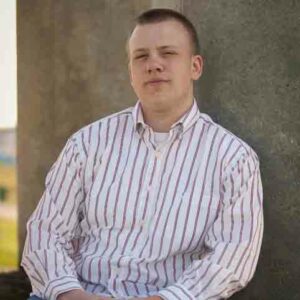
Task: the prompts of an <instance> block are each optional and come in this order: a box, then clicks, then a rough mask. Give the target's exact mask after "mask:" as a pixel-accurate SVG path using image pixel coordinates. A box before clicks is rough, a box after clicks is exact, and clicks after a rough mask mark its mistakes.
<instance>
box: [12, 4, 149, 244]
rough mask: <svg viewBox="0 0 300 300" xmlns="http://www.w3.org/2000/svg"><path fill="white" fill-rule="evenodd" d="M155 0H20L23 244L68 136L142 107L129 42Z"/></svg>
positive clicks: (19, 124)
mask: <svg viewBox="0 0 300 300" xmlns="http://www.w3.org/2000/svg"><path fill="white" fill-rule="evenodd" d="M150 7H151V3H150V2H149V1H141V0H136V1H123V0H118V1H117V0H113V1H109V0H107V1H99V0H81V1H71V0H70V1H69V0H64V1H52V0H43V1H38V0H26V1H23V0H19V1H17V31H18V32H17V48H18V50H17V51H18V183H19V184H18V190H19V245H20V249H22V247H23V244H24V238H25V223H26V220H27V219H28V217H29V215H30V214H31V212H32V211H33V209H34V208H35V206H36V204H37V202H38V201H39V199H40V197H41V194H42V191H43V189H44V180H45V175H46V173H47V171H48V170H49V168H50V166H51V164H52V163H53V162H54V160H55V159H56V157H57V155H58V153H59V152H60V150H61V149H62V147H63V145H64V144H65V142H66V139H67V138H68V137H69V136H70V135H71V134H72V133H74V132H75V131H76V130H78V129H79V128H81V127H82V126H84V125H86V124H88V123H90V122H93V121H95V120H97V119H98V118H100V117H103V116H105V115H107V114H110V113H112V112H115V111H118V110H121V109H123V108H126V107H128V106H131V105H133V104H134V103H135V97H134V94H133V92H132V90H131V87H130V85H129V84H128V75H127V58H126V53H125V41H126V38H127V35H128V31H129V28H130V26H131V22H132V19H133V18H134V16H136V15H137V14H138V13H140V11H142V10H145V9H148V8H150Z"/></svg>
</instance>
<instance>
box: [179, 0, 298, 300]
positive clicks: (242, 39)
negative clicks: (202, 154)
mask: <svg viewBox="0 0 300 300" xmlns="http://www.w3.org/2000/svg"><path fill="white" fill-rule="evenodd" d="M183 11H184V13H185V14H186V15H187V16H188V17H190V19H191V20H192V21H193V22H194V23H195V24H196V27H197V30H198V33H199V36H200V41H201V43H202V52H203V55H204V58H205V69H204V76H203V78H202V79H201V80H200V81H199V83H198V85H197V97H198V99H199V104H200V109H201V110H202V111H204V112H207V113H209V114H210V115H212V116H213V118H214V119H215V120H217V121H218V122H219V123H221V124H222V125H224V126H225V127H226V128H228V129H229V130H231V131H232V132H234V133H236V134H238V135H239V136H240V137H241V138H243V139H244V140H246V141H247V142H248V143H249V144H250V145H252V146H253V148H254V149H255V150H256V152H257V153H258V155H259V157H260V160H261V171H262V179H263V186H264V209H265V233H264V240H263V247H262V254H261V257H260V260H259V265H258V269H257V273H256V275H255V278H254V280H253V281H252V282H251V284H250V285H249V288H247V289H246V290H245V291H244V292H242V293H240V294H238V295H236V296H235V297H233V299H264V300H265V299H276V300H279V299H293V300H296V299H300V288H299V283H300V238H299V233H300V202H299V195H300V102H299V94H300V90H299V87H300V80H299V75H300V42H299V28H300V19H299V14H300V2H299V1H290V0H274V1H251V0H242V1H241V0H230V1H228V0H209V1H204V0H203V1H196V0H188V1H184V7H183Z"/></svg>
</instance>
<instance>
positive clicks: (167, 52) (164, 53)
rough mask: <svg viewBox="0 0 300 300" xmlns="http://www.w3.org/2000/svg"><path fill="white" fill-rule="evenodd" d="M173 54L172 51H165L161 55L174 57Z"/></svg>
mask: <svg viewBox="0 0 300 300" xmlns="http://www.w3.org/2000/svg"><path fill="white" fill-rule="evenodd" d="M175 54H176V52H174V51H165V52H163V55H165V56H169V55H175Z"/></svg>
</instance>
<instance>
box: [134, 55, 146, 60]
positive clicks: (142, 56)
mask: <svg viewBox="0 0 300 300" xmlns="http://www.w3.org/2000/svg"><path fill="white" fill-rule="evenodd" d="M146 57H147V54H140V55H137V56H136V57H135V58H134V59H143V58H146Z"/></svg>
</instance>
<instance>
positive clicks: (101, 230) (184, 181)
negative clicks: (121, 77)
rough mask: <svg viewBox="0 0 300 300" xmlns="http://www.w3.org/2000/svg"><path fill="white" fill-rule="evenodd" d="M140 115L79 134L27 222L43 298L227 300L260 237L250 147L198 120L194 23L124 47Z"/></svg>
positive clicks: (241, 281)
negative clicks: (195, 95)
mask: <svg viewBox="0 0 300 300" xmlns="http://www.w3.org/2000/svg"><path fill="white" fill-rule="evenodd" d="M127 50H128V57H129V72H130V78H131V84H132V86H133V89H134V91H135V93H136V95H137V97H138V98H139V101H138V102H137V104H136V105H135V107H132V108H128V109H126V110H124V111H121V112H119V113H116V114H113V115H111V116H108V117H106V118H103V119H101V120H99V121H97V122H95V123H93V124H90V125H88V126H86V127H84V128H83V129H81V130H80V131H78V132H77V133H75V134H74V135H73V136H72V137H71V138H70V139H69V140H68V142H67V144H66V146H65V148H64V149H63V151H62V153H61V154H60V156H59V158H58V160H57V162H56V163H55V164H54V166H53V167H52V169H51V170H50V172H49V174H48V175H47V178H46V190H45V192H44V194H43V197H42V199H41V201H40V203H39V205H38V207H37V208H36V210H35V212H34V213H33V214H32V216H31V218H30V220H29V221H28V224H27V229H28V236H27V240H26V245H25V248H24V253H23V260H22V266H23V267H24V269H25V270H26V272H27V274H28V276H29V277H30V279H31V283H32V287H33V293H34V294H35V295H36V296H38V297H40V298H43V299H51V300H52V299H59V300H65V299H66V300H67V299H73V300H76V299H80V300H84V299H95V300H96V299H99V300H100V299H112V297H113V298H117V299H126V298H135V299H141V298H144V299H201V300H204V299H221V298H228V297H229V296H231V295H232V294H233V293H234V292H236V291H238V290H240V289H241V288H243V287H244V286H245V285H246V284H247V283H248V282H249V280H250V279H251V278H252V276H253V274H254V271H255V267H256V263H257V259H258V255H259V251H260V245H261V240H262V231H263V214H262V186H261V179H260V172H259V162H258V158H257V156H256V154H255V153H254V151H253V150H252V149H251V148H250V147H249V146H248V145H247V144H246V143H244V142H243V141H241V140H240V139H238V138H237V137H235V136H234V135H233V134H232V133H230V132H228V131H227V130H225V129H224V128H222V127H221V126H219V125H217V124H216V123H214V122H213V121H212V120H211V119H210V117H209V116H207V115H206V114H203V113H200V111H199V110H198V107H197V103H196V101H195V100H194V96H193V82H194V81H195V80H197V79H198V78H199V77H200V76H201V73H202V68H203V60H202V57H201V56H200V55H199V52H198V51H199V46H198V40H197V35H196V32H195V29H194V27H193V25H192V24H191V23H190V22H189V21H188V20H187V19H186V18H185V17H184V16H182V15H181V14H179V13H177V12H174V11H172V10H166V9H155V10H150V11H147V12H145V13H143V14H142V15H141V16H140V17H138V19H137V24H136V27H135V28H134V30H133V32H132V34H131V36H130V38H129V41H128V47H127Z"/></svg>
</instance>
